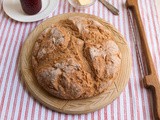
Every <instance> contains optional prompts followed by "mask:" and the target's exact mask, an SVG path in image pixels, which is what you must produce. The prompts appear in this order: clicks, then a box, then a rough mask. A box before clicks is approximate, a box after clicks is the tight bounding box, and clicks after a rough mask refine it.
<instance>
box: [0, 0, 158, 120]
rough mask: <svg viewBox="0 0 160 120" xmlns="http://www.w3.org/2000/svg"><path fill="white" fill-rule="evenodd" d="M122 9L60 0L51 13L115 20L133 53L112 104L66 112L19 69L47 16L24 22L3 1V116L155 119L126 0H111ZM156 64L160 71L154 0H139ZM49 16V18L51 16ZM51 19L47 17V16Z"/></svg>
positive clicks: (1, 119)
mask: <svg viewBox="0 0 160 120" xmlns="http://www.w3.org/2000/svg"><path fill="white" fill-rule="evenodd" d="M108 1H109V2H110V3H112V4H113V5H114V6H116V7H117V8H118V9H119V10H120V14H119V16H114V15H113V14H112V13H110V12H109V11H108V9H106V8H105V7H104V6H103V5H102V4H101V3H100V2H99V1H96V3H95V4H94V5H93V6H91V7H90V8H87V9H85V10H75V9H74V8H73V7H71V6H70V5H69V3H68V1H67V0H60V1H59V5H58V8H57V9H56V10H55V11H54V12H53V13H51V14H50V15H49V17H52V16H55V15H58V14H62V13H68V12H81V13H89V14H94V15H96V16H99V17H101V18H103V19H105V20H106V21H108V22H109V23H111V24H113V25H114V26H115V27H116V28H117V29H118V30H119V31H120V32H121V33H122V34H123V36H124V37H125V38H126V40H127V43H128V45H129V47H130V49H131V54H132V61H133V63H132V66H133V69H132V73H131V76H130V80H129V82H128V84H127V86H126V88H125V89H124V91H123V92H122V94H121V95H120V96H119V97H118V98H117V99H116V100H115V101H114V102H112V103H111V104H110V105H108V106H106V107H104V108H103V109H100V110H98V111H95V112H93V113H89V114H82V115H65V114H61V113H57V112H55V111H52V110H50V109H48V108H46V107H44V106H43V105H41V104H40V103H39V102H38V101H36V100H35V99H34V98H33V97H32V95H30V94H29V93H28V92H27V90H26V87H25V84H24V83H23V81H21V80H20V75H19V71H18V57H19V52H20V50H21V47H22V45H23V42H24V41H25V39H26V38H27V36H28V34H29V33H30V32H31V31H32V30H33V29H34V28H35V27H36V26H37V25H38V24H40V23H41V22H43V21H44V20H41V21H38V22H34V23H20V22H16V21H14V20H12V19H11V18H9V17H8V16H7V15H6V14H5V13H4V11H3V8H2V1H1V2H0V5H1V7H0V120H17V119H20V120H30V119H34V120H50V119H52V120H53V119H55V120H70V119H71V120H118V119H119V120H130V119H133V120H153V119H155V118H154V112H153V105H152V94H151V92H150V91H147V90H146V89H145V88H144V85H143V82H142V79H141V74H140V67H139V65H138V61H137V57H136V50H135V47H134V43H133V39H132V35H131V30H130V28H129V22H128V16H127V9H126V7H125V2H126V0H108ZM139 8H140V12H141V16H142V21H143V24H144V27H145V31H146V35H147V38H148V43H149V47H150V51H151V54H152V57H153V61H154V63H155V67H156V69H157V71H158V74H159V75H160V67H159V66H160V34H159V33H160V27H159V23H158V16H157V15H158V14H157V10H156V5H155V1H154V0H139ZM49 17H48V18H49ZM46 19H47V18H46Z"/></svg>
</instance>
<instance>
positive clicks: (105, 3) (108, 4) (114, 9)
mask: <svg viewBox="0 0 160 120" xmlns="http://www.w3.org/2000/svg"><path fill="white" fill-rule="evenodd" d="M99 1H100V2H101V3H102V4H103V5H104V6H106V7H107V8H108V10H110V11H111V12H112V13H113V14H114V15H119V10H118V9H117V8H115V7H114V6H113V5H111V4H110V3H109V2H107V1H106V0H99Z"/></svg>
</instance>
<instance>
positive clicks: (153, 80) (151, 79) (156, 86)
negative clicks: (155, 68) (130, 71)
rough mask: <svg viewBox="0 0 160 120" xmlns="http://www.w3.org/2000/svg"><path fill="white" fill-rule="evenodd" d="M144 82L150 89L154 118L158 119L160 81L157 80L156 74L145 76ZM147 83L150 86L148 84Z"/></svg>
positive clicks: (159, 119) (159, 117)
mask: <svg viewBox="0 0 160 120" xmlns="http://www.w3.org/2000/svg"><path fill="white" fill-rule="evenodd" d="M146 82H147V83H146ZM144 84H145V85H146V86H147V87H149V88H150V89H151V90H152V93H153V108H154V114H155V118H157V119H158V120H160V83H159V81H158V78H157V77H156V75H148V76H145V78H144ZM148 84H149V85H150V86H148ZM157 119H156V120H157Z"/></svg>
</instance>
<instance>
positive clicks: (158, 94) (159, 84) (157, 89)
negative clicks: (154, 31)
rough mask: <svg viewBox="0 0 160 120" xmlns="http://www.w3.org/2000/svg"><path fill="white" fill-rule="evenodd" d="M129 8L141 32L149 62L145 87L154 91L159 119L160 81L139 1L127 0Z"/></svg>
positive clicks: (156, 113) (159, 119)
mask: <svg viewBox="0 0 160 120" xmlns="http://www.w3.org/2000/svg"><path fill="white" fill-rule="evenodd" d="M126 6H127V8H129V9H131V10H132V12H133V15H134V17H135V19H136V23H137V27H138V30H139V33H140V38H141V43H142V48H143V52H144V54H145V57H146V62H147V69H148V75H147V76H145V78H144V84H145V87H147V88H151V90H152V92H153V96H154V97H153V98H154V101H155V102H154V105H155V106H154V109H155V116H156V117H157V119H158V120H160V81H159V80H158V76H157V73H156V70H155V67H154V64H153V60H152V57H151V53H150V50H149V47H148V43H147V38H146V34H145V31H144V27H143V24H142V20H141V16H140V12H139V8H138V2H137V0H127V1H126Z"/></svg>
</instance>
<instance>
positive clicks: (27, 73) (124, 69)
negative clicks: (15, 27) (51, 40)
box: [20, 13, 131, 114]
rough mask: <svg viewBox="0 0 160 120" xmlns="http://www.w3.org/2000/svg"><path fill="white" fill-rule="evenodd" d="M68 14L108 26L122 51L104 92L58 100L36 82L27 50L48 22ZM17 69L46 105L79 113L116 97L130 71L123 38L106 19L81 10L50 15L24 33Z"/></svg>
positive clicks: (129, 61)
mask: <svg viewBox="0 0 160 120" xmlns="http://www.w3.org/2000/svg"><path fill="white" fill-rule="evenodd" d="M71 16H82V17H86V18H93V19H95V20H97V21H99V22H100V23H101V24H103V25H104V26H105V27H106V28H107V29H108V30H110V31H111V32H112V33H113V34H114V36H115V39H114V40H115V42H116V43H117V45H118V46H119V49H120V51H121V53H122V63H121V68H120V73H119V75H118V77H117V78H116V80H115V82H114V84H112V85H111V86H110V87H109V88H108V89H107V90H106V91H105V92H103V93H102V94H100V95H98V96H95V97H92V98H88V99H82V100H70V101H69V100H62V99H58V98H55V97H54V96H52V95H51V94H49V93H47V92H46V91H45V90H44V89H43V88H41V86H40V85H39V84H38V82H37V80H36V78H35V76H34V74H33V71H32V66H31V53H32V48H33V46H34V43H35V41H36V39H37V37H38V35H39V34H40V33H41V32H42V31H43V30H44V29H45V28H46V27H49V26H50V25H52V24H54V23H56V22H58V21H59V20H62V19H66V18H68V17H71ZM20 70H21V74H22V78H23V80H24V82H25V84H26V86H27V88H28V90H29V92H30V93H31V94H32V95H33V96H34V97H35V98H36V99H37V100H38V101H39V102H41V103H42V104H44V105H45V106H47V107H49V108H50V109H52V110H55V111H58V112H63V113H67V114H82V113H88V112H93V111H96V110H98V109H100V108H103V107H104V106H106V105H108V104H110V103H111V102H112V101H113V100H114V99H116V98H117V97H118V96H119V95H120V93H121V92H122V91H123V89H124V88H125V86H126V84H127V82H128V80H129V77H130V72H131V55H130V50H129V48H128V46H127V43H126V41H125V39H124V38H123V37H122V35H121V34H120V33H119V32H118V31H117V30H116V29H115V28H114V27H113V26H112V25H110V24H109V23H107V22H105V21H104V20H103V19H100V18H98V17H96V16H93V15H89V14H84V13H67V14H62V15H58V16H55V17H52V18H50V19H48V20H46V21H44V22H43V23H42V24H40V25H39V26H37V27H36V28H35V30H33V31H32V33H31V34H30V35H29V36H28V38H27V40H26V41H25V43H24V45H23V48H22V51H21V55H20Z"/></svg>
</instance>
